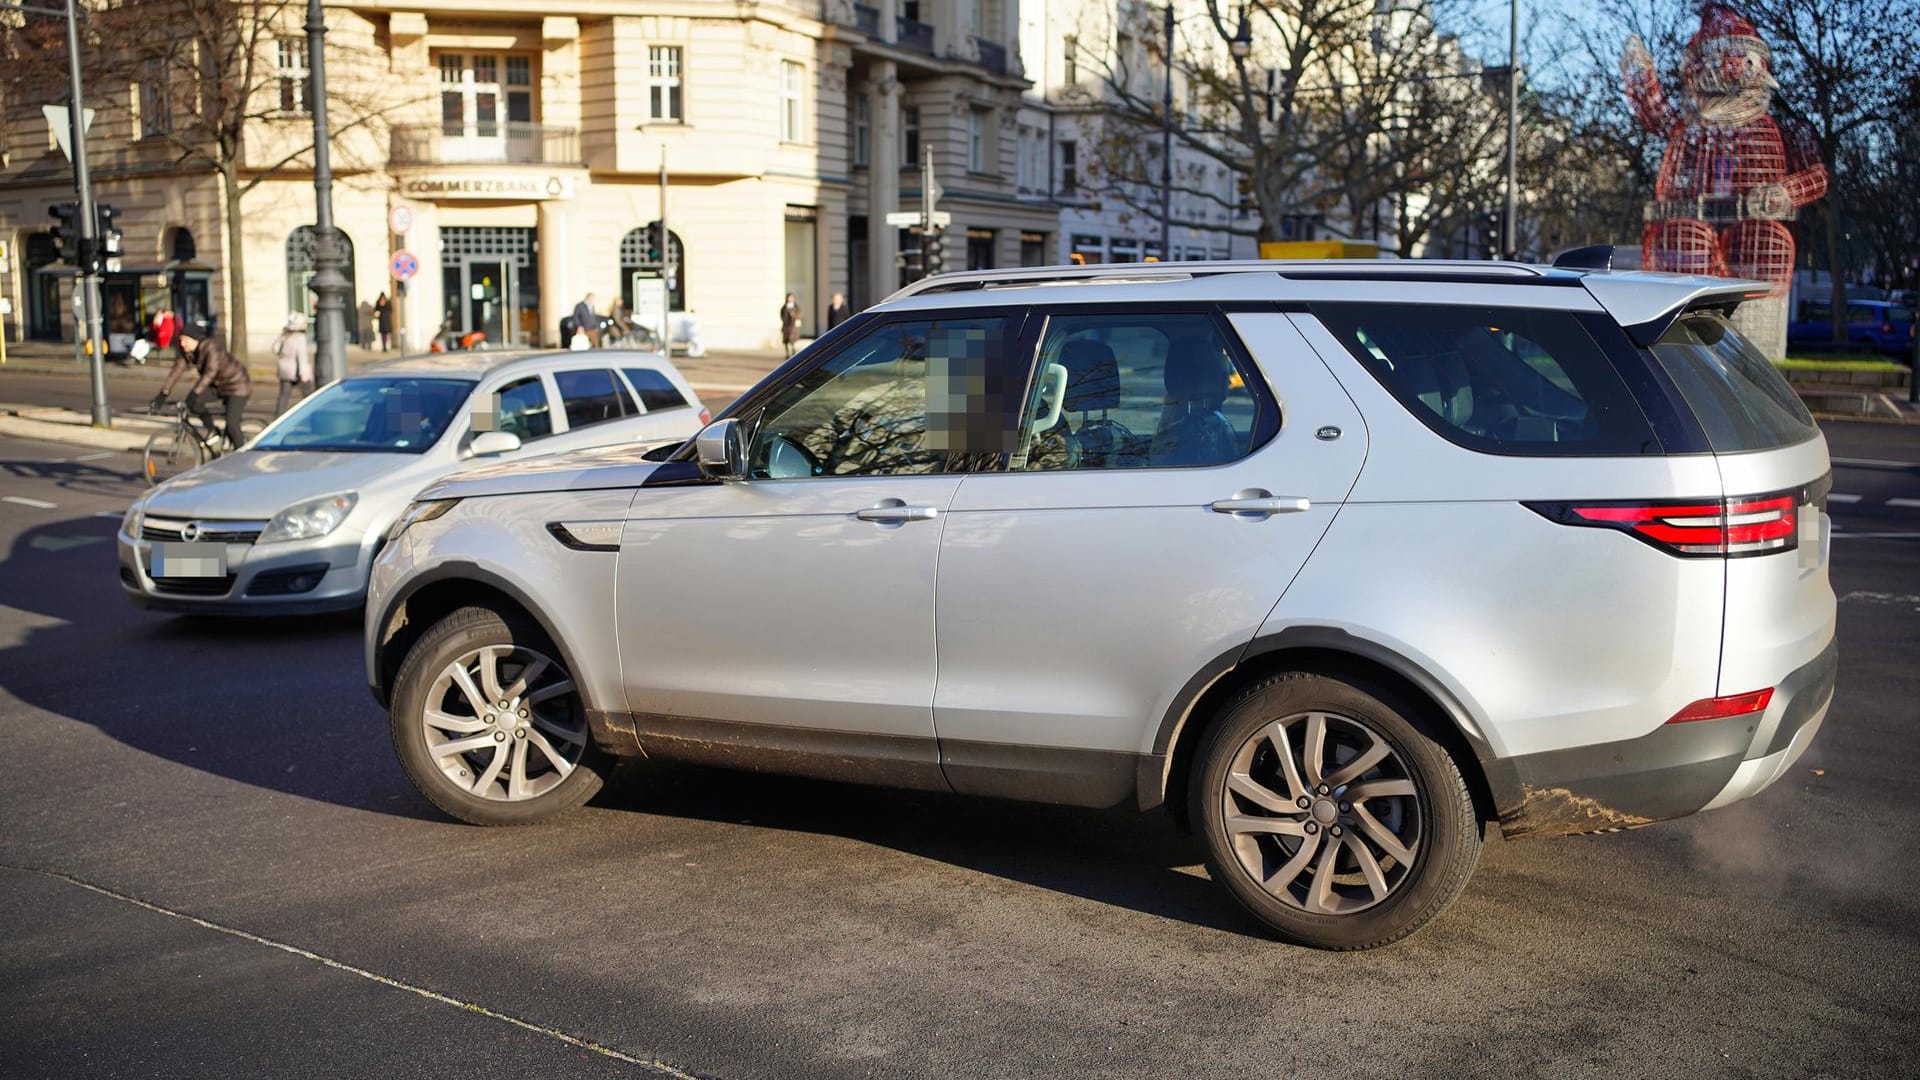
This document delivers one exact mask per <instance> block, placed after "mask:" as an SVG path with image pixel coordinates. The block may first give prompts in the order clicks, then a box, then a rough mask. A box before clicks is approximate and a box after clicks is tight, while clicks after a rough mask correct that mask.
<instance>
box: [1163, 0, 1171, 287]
mask: <svg viewBox="0 0 1920 1080" xmlns="http://www.w3.org/2000/svg"><path fill="white" fill-rule="evenodd" d="M1163 10H1164V14H1165V16H1166V23H1167V55H1166V60H1167V85H1166V87H1165V88H1164V92H1163V93H1162V94H1161V96H1160V120H1161V125H1160V258H1161V259H1163V260H1168V261H1171V260H1172V259H1173V4H1171V3H1168V4H1167V6H1166V7H1165V8H1164V9H1163Z"/></svg>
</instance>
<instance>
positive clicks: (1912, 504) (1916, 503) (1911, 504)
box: [1887, 499, 1920, 510]
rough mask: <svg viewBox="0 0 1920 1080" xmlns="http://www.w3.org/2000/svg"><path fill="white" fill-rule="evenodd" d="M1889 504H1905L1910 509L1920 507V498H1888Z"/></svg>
mask: <svg viewBox="0 0 1920 1080" xmlns="http://www.w3.org/2000/svg"><path fill="white" fill-rule="evenodd" d="M1887 505H1888V506H1904V507H1906V508H1908V509H1910V510H1911V509H1916V508H1920V499H1888V500H1887Z"/></svg>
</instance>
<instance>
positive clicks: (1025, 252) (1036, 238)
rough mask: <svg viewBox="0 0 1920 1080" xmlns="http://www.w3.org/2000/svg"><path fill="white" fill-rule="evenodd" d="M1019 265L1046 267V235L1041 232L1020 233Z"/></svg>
mask: <svg viewBox="0 0 1920 1080" xmlns="http://www.w3.org/2000/svg"><path fill="white" fill-rule="evenodd" d="M1020 265H1021V266H1045V265H1047V234H1046V233H1043V232H1025V231H1023V232H1021V234H1020Z"/></svg>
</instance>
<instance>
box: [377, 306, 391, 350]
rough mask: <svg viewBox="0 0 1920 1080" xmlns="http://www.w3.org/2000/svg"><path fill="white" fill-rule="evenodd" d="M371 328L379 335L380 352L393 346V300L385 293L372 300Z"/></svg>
mask: <svg viewBox="0 0 1920 1080" xmlns="http://www.w3.org/2000/svg"><path fill="white" fill-rule="evenodd" d="M373 329H374V332H375V333H377V334H379V335H380V351H381V352H386V351H387V350H388V349H390V348H392V347H393V301H392V300H390V299H388V297H387V294H386V293H381V294H380V299H378V300H375V301H374V302H373Z"/></svg>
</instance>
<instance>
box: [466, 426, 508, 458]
mask: <svg viewBox="0 0 1920 1080" xmlns="http://www.w3.org/2000/svg"><path fill="white" fill-rule="evenodd" d="M467 448H468V449H469V450H471V451H473V456H474V457H498V456H499V455H501V454H511V453H513V452H514V451H515V450H518V449H520V436H518V435H515V434H514V433H513V432H511V431H483V432H481V433H480V434H478V435H475V436H474V437H473V442H472V444H470V445H469V446H468V447H467Z"/></svg>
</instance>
